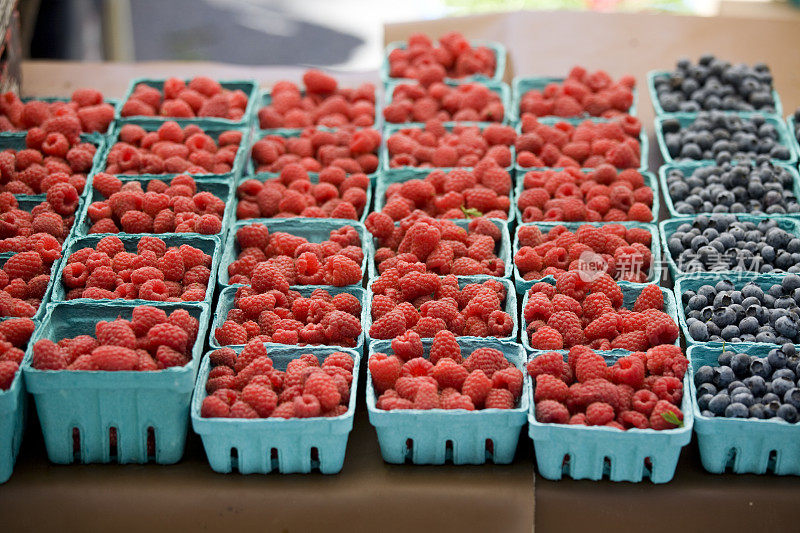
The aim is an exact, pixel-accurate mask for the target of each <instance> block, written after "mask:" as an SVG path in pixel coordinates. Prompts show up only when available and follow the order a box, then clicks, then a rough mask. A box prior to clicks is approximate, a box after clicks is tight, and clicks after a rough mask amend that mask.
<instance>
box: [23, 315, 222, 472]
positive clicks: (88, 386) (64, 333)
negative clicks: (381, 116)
mask: <svg viewBox="0 0 800 533" xmlns="http://www.w3.org/2000/svg"><path fill="white" fill-rule="evenodd" d="M148 305H151V306H153V307H158V308H160V309H163V310H164V311H165V312H167V313H170V312H172V311H173V310H176V309H185V310H187V311H188V312H189V313H190V314H191V315H192V316H193V317H194V318H196V319H198V320H199V322H200V327H199V331H198V333H197V340H196V341H195V343H194V346H193V348H192V353H191V355H192V360H191V361H189V363H188V364H187V365H186V366H183V367H172V368H167V369H164V370H158V371H154V372H136V371H124V372H104V371H74V370H37V369H35V368H33V366H32V363H33V345H34V344H36V341H38V340H40V339H50V340H53V341H54V342H55V341H58V340H60V339H63V338H68V337H69V338H72V337H75V336H77V335H92V336H93V335H94V331H95V325H96V324H97V323H98V322H99V321H101V320H114V319H116V318H117V317H122V318H127V319H130V317H131V313H132V312H133V309H134V308H135V307H136V306H135V305H130V304H126V303H118V302H109V303H106V302H92V303H82V302H62V303H57V304H50V305H49V306H48V307H47V316H46V317H45V319H44V320H43V322H42V323H41V325H40V326H39V327H37V328H36V331H34V333H33V337H31V340H30V342H29V343H28V349H27V351H26V353H25V359H24V360H23V362H22V370H23V372H24V374H25V386H26V387H27V389H28V392H30V393H31V395H32V396H33V399H34V400H35V402H36V411H37V413H38V415H39V422H40V424H41V427H42V433H43V434H44V442H45V446H46V447H47V456H48V458H49V459H50V461H52V462H53V463H57V464H69V463H73V462H77V463H112V462H118V463H120V464H127V463H147V462H148V461H150V460H154V461H155V462H156V463H158V464H172V463H175V462H177V461H179V460H180V458H181V456H182V455H183V448H184V444H185V441H186V430H187V429H188V426H189V416H188V415H189V403H190V401H191V396H192V390H193V388H194V382H195V377H196V376H197V368H198V366H199V364H200V356H201V355H202V352H203V343H204V340H205V335H206V328H207V327H208V320H209V313H210V311H209V307H208V305H206V304H201V303H194V304H192V303H163V302H152V303H150V304H148ZM112 430H116V445H114V442H113V440H112V438H111V434H112ZM148 441H154V449H152V450H148Z"/></svg>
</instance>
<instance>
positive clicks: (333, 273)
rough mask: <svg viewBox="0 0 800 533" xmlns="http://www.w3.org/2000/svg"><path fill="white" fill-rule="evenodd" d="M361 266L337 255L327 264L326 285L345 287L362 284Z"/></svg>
mask: <svg viewBox="0 0 800 533" xmlns="http://www.w3.org/2000/svg"><path fill="white" fill-rule="evenodd" d="M362 276H363V274H362V272H361V265H359V264H358V263H356V262H355V261H353V260H352V259H350V258H349V257H345V256H343V255H335V256H333V257H331V258H329V259H328V262H327V263H326V264H325V283H326V284H328V285H333V286H335V287H344V286H346V285H353V284H356V283H360V282H361V278H362Z"/></svg>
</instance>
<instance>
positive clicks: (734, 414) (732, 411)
mask: <svg viewBox="0 0 800 533" xmlns="http://www.w3.org/2000/svg"><path fill="white" fill-rule="evenodd" d="M725 416H726V417H727V418H747V417H748V416H750V411H749V410H748V409H747V406H746V405H744V404H743V403H738V402H736V403H731V404H730V405H728V407H726V408H725Z"/></svg>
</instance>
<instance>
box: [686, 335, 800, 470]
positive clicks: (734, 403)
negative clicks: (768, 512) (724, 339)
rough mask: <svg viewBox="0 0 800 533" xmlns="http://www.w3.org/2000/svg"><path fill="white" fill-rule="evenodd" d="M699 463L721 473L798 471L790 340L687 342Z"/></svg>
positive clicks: (798, 393) (799, 433)
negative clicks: (780, 342) (715, 343)
mask: <svg viewBox="0 0 800 533" xmlns="http://www.w3.org/2000/svg"><path fill="white" fill-rule="evenodd" d="M688 353H689V359H690V360H691V362H692V364H691V368H690V371H689V377H690V387H691V389H690V390H691V397H692V410H693V412H694V419H695V432H696V433H697V444H698V447H699V449H700V458H701V459H702V461H703V467H704V468H705V469H706V470H708V471H709V472H712V473H715V474H721V473H723V472H725V471H726V470H727V469H728V468H730V469H732V470H733V472H735V473H737V474H764V473H768V472H771V473H775V474H778V475H795V476H796V475H800V450H798V447H797V440H798V438H800V423H798V422H800V417H799V416H798V408H800V389H798V388H797V386H796V384H795V383H796V381H797V371H798V368H797V365H798V361H799V360H800V358H798V354H797V351H796V347H795V345H794V344H784V345H782V346H764V345H756V344H753V343H748V342H743V343H737V344H728V345H727V346H726V345H723V346H721V347H719V346H716V347H714V346H703V345H694V346H690V347H689V352H688Z"/></svg>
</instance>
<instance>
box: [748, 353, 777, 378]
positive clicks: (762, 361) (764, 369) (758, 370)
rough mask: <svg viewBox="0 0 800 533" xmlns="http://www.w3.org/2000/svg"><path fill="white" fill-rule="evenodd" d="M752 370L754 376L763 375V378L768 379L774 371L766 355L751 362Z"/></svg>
mask: <svg viewBox="0 0 800 533" xmlns="http://www.w3.org/2000/svg"><path fill="white" fill-rule="evenodd" d="M750 372H751V373H752V374H753V375H754V376H761V377H762V378H764V379H767V378H768V377H769V375H770V374H771V373H772V369H771V368H770V366H769V362H768V361H767V358H766V357H759V358H756V359H753V360H752V361H751V362H750Z"/></svg>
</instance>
